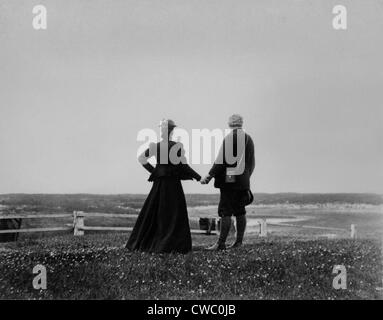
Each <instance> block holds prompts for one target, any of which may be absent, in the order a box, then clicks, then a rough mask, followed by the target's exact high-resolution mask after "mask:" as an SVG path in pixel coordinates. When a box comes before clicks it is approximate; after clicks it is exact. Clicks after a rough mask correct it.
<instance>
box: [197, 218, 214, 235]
mask: <svg viewBox="0 0 383 320" xmlns="http://www.w3.org/2000/svg"><path fill="white" fill-rule="evenodd" d="M199 228H200V230H206V234H210V233H211V231H213V230H217V227H216V223H215V219H214V218H199Z"/></svg>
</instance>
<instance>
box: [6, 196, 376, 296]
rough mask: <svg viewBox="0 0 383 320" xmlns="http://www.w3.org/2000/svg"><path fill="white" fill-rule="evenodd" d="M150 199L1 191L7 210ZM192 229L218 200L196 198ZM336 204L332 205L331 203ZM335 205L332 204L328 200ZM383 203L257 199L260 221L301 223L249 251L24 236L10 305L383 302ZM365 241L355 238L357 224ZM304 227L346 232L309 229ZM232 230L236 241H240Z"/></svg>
mask: <svg viewBox="0 0 383 320" xmlns="http://www.w3.org/2000/svg"><path fill="white" fill-rule="evenodd" d="M144 199H145V196H142V195H115V196H103V195H0V209H1V210H0V211H2V214H7V213H21V214H22V213H47V214H48V213H59V212H72V211H73V210H82V211H86V212H105V213H108V212H113V213H136V214H137V213H138V210H139V208H140V207H141V205H142V203H143V201H144ZM187 201H188V205H189V217H190V218H191V220H190V224H191V227H192V228H196V229H198V218H199V217H216V215H217V214H216V204H217V201H218V196H217V195H187ZM326 201H327V202H326ZM328 201H330V202H328ZM382 209H383V206H382V196H380V195H342V194H338V195H299V194H278V195H262V194H258V195H256V203H255V206H250V207H248V218H249V219H248V220H249V228H248V229H249V231H251V230H250V229H251V227H250V224H251V221H254V220H256V219H259V218H268V219H281V218H282V219H286V218H288V219H295V222H294V223H295V225H296V226H295V227H291V226H283V225H282V226H270V227H269V236H268V237H267V238H266V239H262V238H259V237H258V234H257V233H256V232H249V233H247V234H246V241H245V245H244V247H243V248H241V249H239V250H234V251H230V250H228V251H226V252H207V251H205V250H203V248H204V247H206V246H207V245H210V244H212V243H213V242H215V240H216V236H207V235H193V252H192V253H190V254H187V255H177V254H170V255H166V254H163V255H161V254H157V255H155V254H147V253H139V252H129V251H127V250H126V249H124V247H123V246H124V243H125V242H126V240H127V239H128V236H129V233H113V232H111V233H103V232H86V235H85V236H83V237H74V236H73V235H72V232H63V233H44V234H43V233H33V234H29V233H28V234H21V235H20V238H19V241H18V242H16V243H3V244H0V298H1V299H381V298H382V295H381V292H382V291H378V290H377V288H378V287H381V286H382V285H383V283H382V276H383V274H382V254H381V253H382V248H381V239H382V235H383V234H382V231H383V210H382ZM71 223H72V219H71V218H68V219H44V220H42V219H29V220H28V219H24V220H23V224H22V228H28V227H52V226H62V225H64V224H71ZM351 223H353V224H356V225H357V230H358V238H357V239H350V234H349V227H350V224H351ZM85 224H86V225H96V226H97V225H98V226H132V225H133V224H134V219H130V218H129V219H121V218H109V217H108V218H87V219H86V222H85ZM304 225H313V226H316V227H336V228H344V231H339V232H336V231H327V230H325V229H305V228H302V226H304ZM233 237H234V235H233V234H231V235H230V238H229V241H228V242H231V241H233ZM37 264H43V265H44V266H46V268H47V274H48V287H47V290H40V291H39V290H35V289H33V286H32V280H33V278H34V275H33V273H32V269H33V267H34V266H35V265H37ZM335 265H344V266H345V268H346V271H347V289H345V290H342V289H341V290H335V289H334V288H333V286H332V282H333V279H334V277H335V274H333V273H332V270H333V268H334V266H335Z"/></svg>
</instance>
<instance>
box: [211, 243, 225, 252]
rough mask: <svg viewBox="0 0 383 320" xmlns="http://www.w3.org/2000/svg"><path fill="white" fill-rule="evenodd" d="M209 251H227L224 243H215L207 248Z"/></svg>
mask: <svg viewBox="0 0 383 320" xmlns="http://www.w3.org/2000/svg"><path fill="white" fill-rule="evenodd" d="M206 250H208V251H220V250H226V246H225V244H222V243H218V242H217V243H215V244H213V245H212V246H210V247H208V248H206Z"/></svg>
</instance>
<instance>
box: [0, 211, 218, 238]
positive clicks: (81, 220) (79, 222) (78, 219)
mask: <svg viewBox="0 0 383 320" xmlns="http://www.w3.org/2000/svg"><path fill="white" fill-rule="evenodd" d="M86 217H105V218H137V215H136V214H128V213H100V212H83V211H74V212H73V214H71V213H57V214H56V213H55V214H23V215H21V214H17V215H16V214H7V215H0V220H1V219H48V218H73V224H70V225H67V226H65V227H48V228H26V229H7V230H0V234H2V233H21V232H26V233H29V232H52V231H73V235H75V236H82V235H84V233H85V231H87V230H88V231H131V230H132V229H133V228H132V227H103V226H86V225H85V218H86ZM191 232H192V233H195V234H214V233H215V232H214V231H211V230H206V231H205V230H198V229H192V230H191Z"/></svg>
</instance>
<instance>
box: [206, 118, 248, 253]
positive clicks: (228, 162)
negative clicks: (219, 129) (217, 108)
mask: <svg viewBox="0 0 383 320" xmlns="http://www.w3.org/2000/svg"><path fill="white" fill-rule="evenodd" d="M228 124H229V127H230V129H232V130H231V131H230V133H229V134H228V135H227V136H226V137H225V139H224V141H223V143H222V146H221V149H220V152H219V155H218V157H217V159H216V160H215V162H214V165H213V167H212V168H211V170H210V171H209V174H208V175H207V176H206V177H205V178H204V179H203V180H201V183H202V184H207V183H209V181H210V180H211V179H212V178H214V179H215V182H214V187H216V188H219V189H220V201H219V205H218V215H219V216H220V218H221V228H220V234H219V239H218V241H217V243H215V244H214V245H213V246H211V247H209V248H207V249H208V250H225V249H226V244H225V243H226V238H227V236H228V234H229V231H230V227H231V217H232V216H235V217H236V224H237V234H236V240H235V242H234V243H233V244H232V245H231V246H230V248H237V247H240V246H241V245H242V241H243V236H244V233H245V229H246V209H245V206H246V205H248V204H250V203H251V202H252V201H253V194H252V193H251V191H250V176H251V174H252V173H253V171H254V168H255V158H254V143H253V140H252V139H251V137H250V136H249V135H248V134H247V133H245V131H244V130H243V129H242V125H243V118H242V117H241V116H240V115H238V114H234V115H232V116H231V117H230V118H229V121H228Z"/></svg>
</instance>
